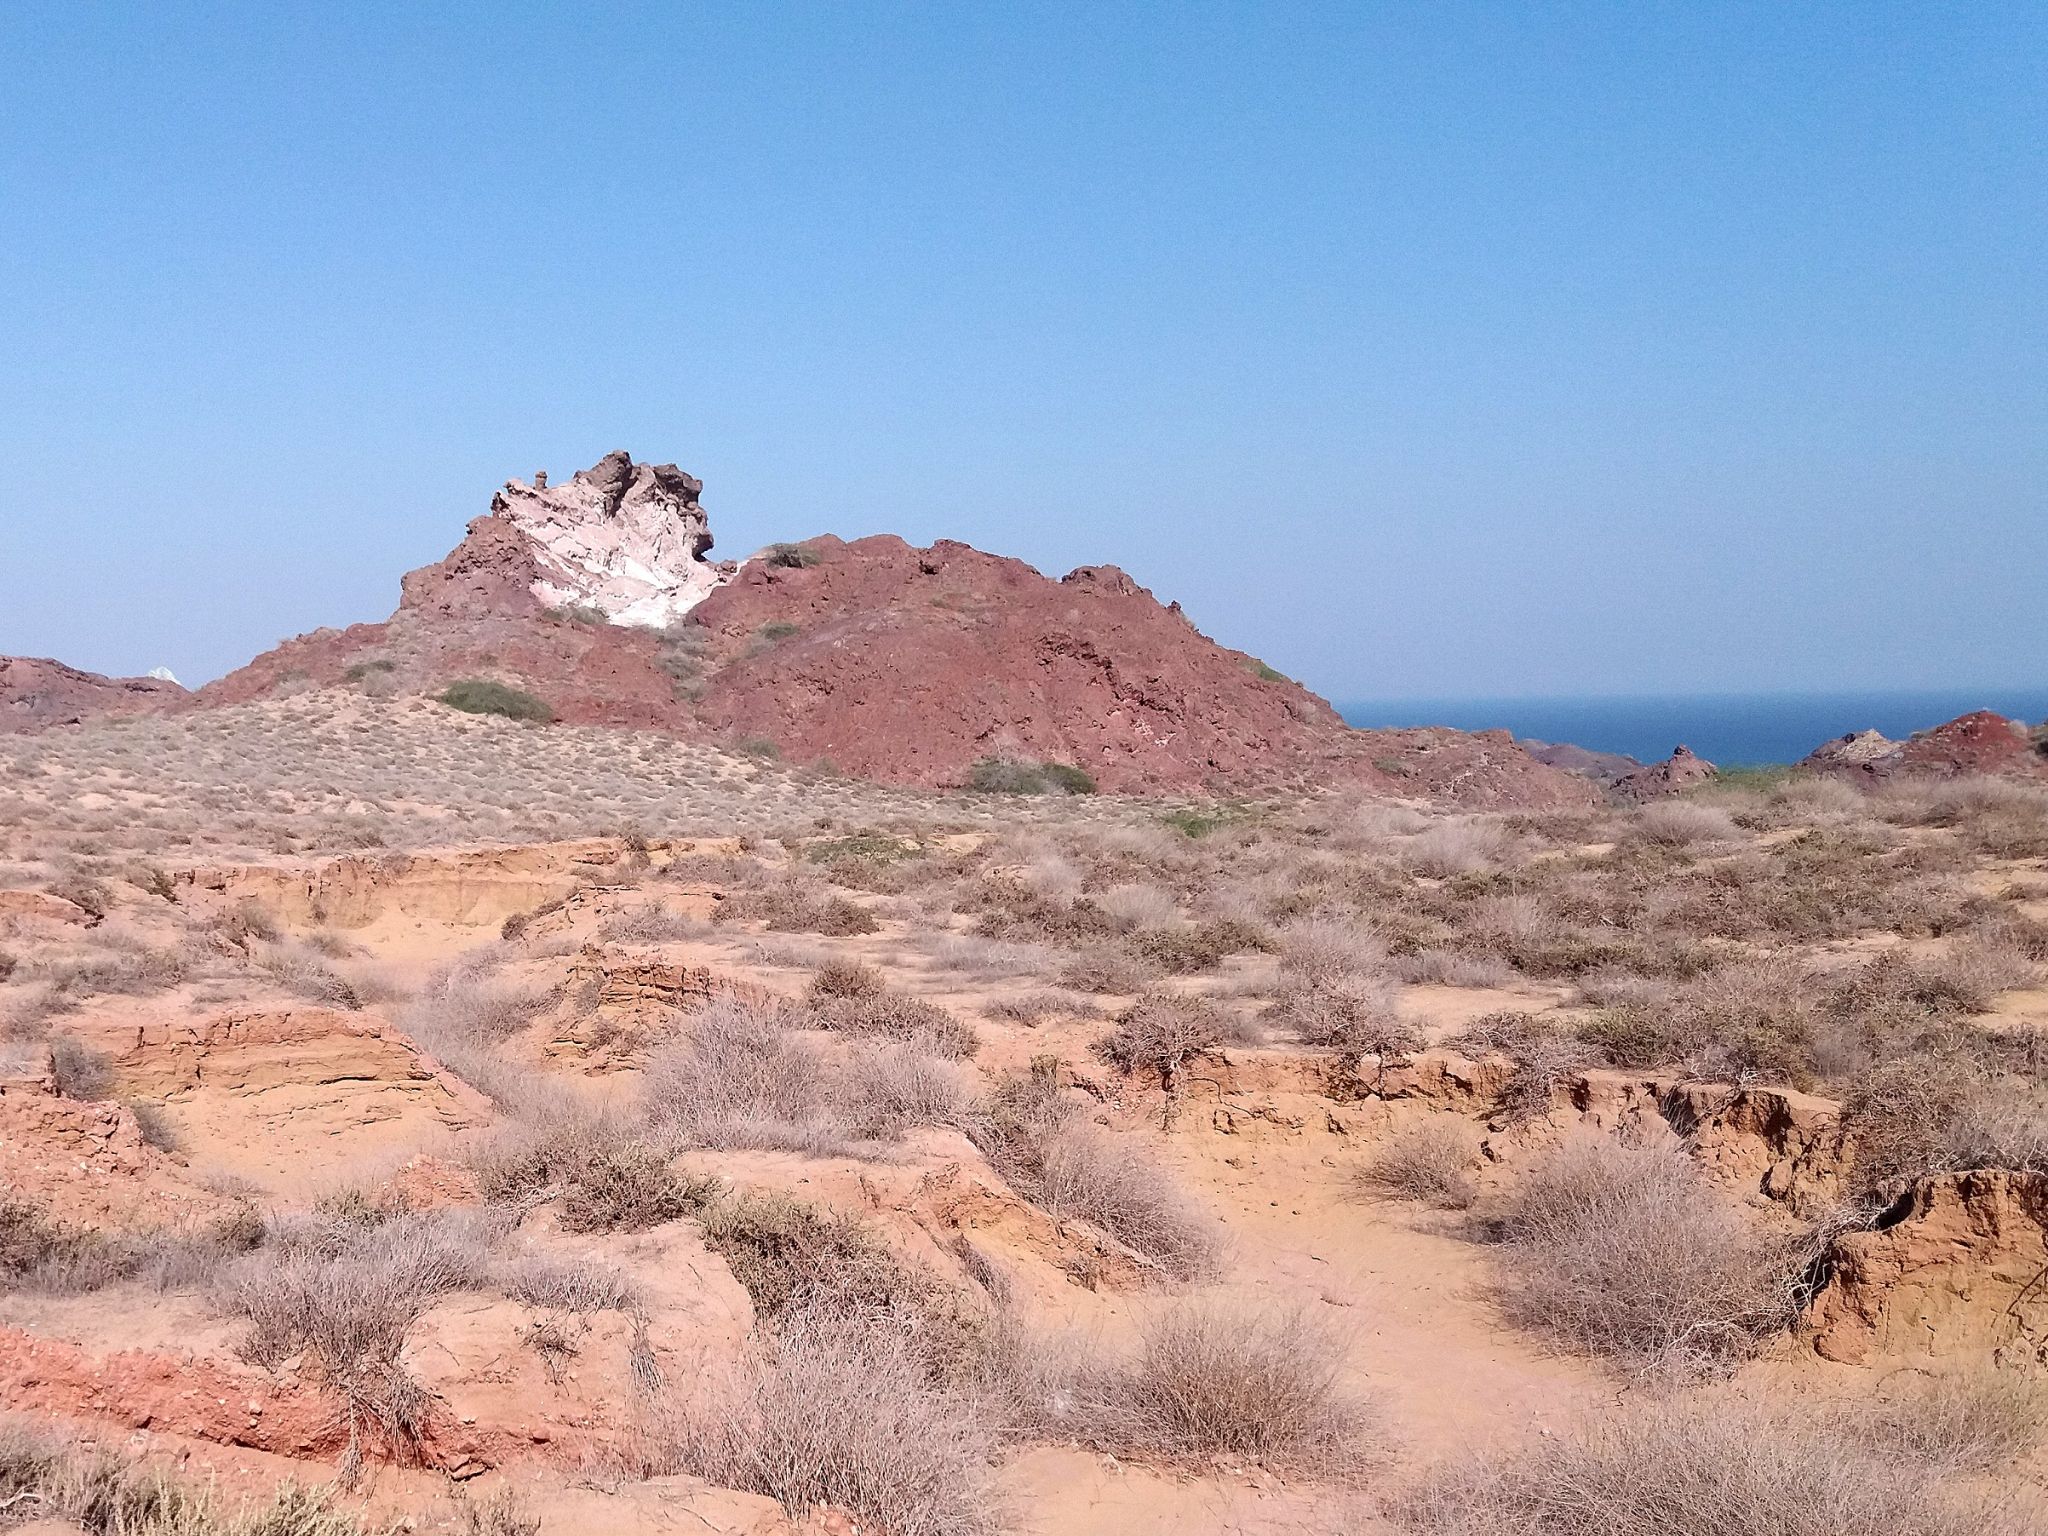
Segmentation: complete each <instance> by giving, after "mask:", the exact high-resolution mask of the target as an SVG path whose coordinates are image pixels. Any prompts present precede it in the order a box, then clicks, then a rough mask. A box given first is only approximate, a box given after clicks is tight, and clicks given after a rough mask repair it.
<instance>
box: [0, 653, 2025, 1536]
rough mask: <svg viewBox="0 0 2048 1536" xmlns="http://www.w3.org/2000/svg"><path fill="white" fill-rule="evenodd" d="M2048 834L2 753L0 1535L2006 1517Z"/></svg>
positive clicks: (360, 701) (512, 741)
mask: <svg viewBox="0 0 2048 1536" xmlns="http://www.w3.org/2000/svg"><path fill="white" fill-rule="evenodd" d="M2044 964H2048V791H2044V790H2043V789H2042V788H2040V787H2038V786H2026V785H2018V784H2013V783H2008V782H2004V781H2000V780H1995V779H1977V778H1954V779H1948V780H1943V781H1939V782H1935V781H1918V780H1910V779H1907V780H1900V781H1896V782H1893V783H1890V784H1888V785H1884V786H1882V787H1880V788H1877V789H1875V790H1869V791H1866V790H1861V789H1858V788H1853V787H1850V786H1849V785H1846V784H1844V783H1840V782H1835V781H1832V780H1828V779H1824V778H1816V777H1800V776H1793V775H1767V776H1734V777H1724V778H1721V779H1717V780H1714V781H1711V782H1708V783H1705V784H1703V785H1701V786H1699V787H1697V788H1695V789H1693V790H1690V791H1688V792H1687V793H1686V794H1684V795H1682V796H1678V797H1674V798H1670V799H1665V800H1660V801H1657V802H1654V803H1652V804H1649V805H1647V806H1642V807H1635V808H1591V809H1567V810H1547V811H1525V812H1493V813H1473V812H1451V811H1445V810H1441V809H1433V808H1431V807H1429V806H1426V805H1422V804H1418V803H1409V802H1403V801H1400V800H1395V799H1386V798H1367V797H1364V796H1362V795H1360V794H1357V793H1348V794H1336V793H1327V794H1296V795H1288V796H1275V797H1267V798H1257V797H1248V798H1244V799H1238V800H1231V801H1226V802H1218V801H1208V800H1202V799H1198V798H1173V799H1139V798H1124V797H1117V796H1109V795H1058V794H1035V795H1009V794H976V793H964V792H938V791H924V790H915V789H884V788H879V787H876V786H874V785H871V784H865V783H860V782H856V781H853V780H848V779H841V778H836V777H832V776H830V775H827V774H823V773H819V772H815V771H804V770H799V769H795V768H789V767H785V766H783V765H781V764H779V763H777V762H774V761H771V760H768V759H766V758H764V757H752V756H748V755H746V754H744V753H728V752H724V751H721V750H719V749H717V748H714V747H711V746H707V745H691V744H687V743H682V742H678V741H676V740H673V739H670V738H667V737H663V736H658V735H652V734H648V733H633V732H627V731H620V730H609V729H603V728H597V727H576V726H561V725H557V726H548V727H540V726H532V725H524V724H519V723H516V722H512V721H508V720H502V719H496V718H490V717H481V716H466V715H458V714H455V713H453V712H451V711H449V710H447V709H445V708H443V707H441V706H440V705H438V704H435V703H433V702H431V701H428V700H424V699H417V698H414V699H403V700H377V699H373V698H363V697H349V696H343V695H337V694H332V693H322V694H308V695H305V696H302V697H297V698H289V697H287V698H279V699H275V700H271V701H267V702H262V703H256V704H247V705H235V706H231V707H226V708H221V709H216V710H212V711H210V712H207V713H204V714H196V715H171V716H162V717H155V718H141V719H132V720H110V721H102V722H98V723H91V724H87V725H83V726H79V727H74V728H65V729H58V730H51V731H46V732H41V733H38V734H35V735H23V736H16V737H0V1413H4V1417H0V1527H5V1526H6V1525H7V1524H8V1523H9V1522H13V1523H15V1524H17V1525H19V1526H20V1527H21V1528H22V1529H25V1530H35V1531H38V1532H60V1531H86V1532H94V1533H102V1532H104V1533H137V1536H140V1533H162V1536H169V1533H186V1536H200V1533H227V1532H234V1533H242V1536H254V1533H258V1532H261V1533H269V1536H314V1533H322V1536H346V1533H354V1532H359V1531H360V1532H369V1531H383V1530H394V1529H396V1530H413V1531H463V1532H471V1533H491V1536H513V1533H531V1532H546V1533H557V1532H560V1533H568V1532H584V1531H607V1532H611V1531H617V1532H669V1531H675V1532H684V1531H689V1532H704V1531H711V1532H732V1533H754V1536H767V1533H772V1532H784V1531H816V1532H838V1533H845V1532H853V1531H861V1532H879V1533H886V1536H979V1533H994V1532H1015V1533H1019V1536H1097V1533H1100V1536H1112V1533H1117V1536H1122V1533H1160V1536H1164V1533H1167V1532H1174V1533H1182V1532H1233V1533H1248V1536H1283V1533H1284V1536H1294V1533H1304V1536H1305V1533H1339V1532H1343V1533H1354V1532H1355V1533H1388V1536H1394V1533H1403V1532H1407V1533H1423V1536H1480V1533H1501V1536H1505V1533H1510V1532H1535V1533H1559V1536H1562V1533H1572V1532H1585V1533H1592V1536H1608V1533H1612V1536H1633V1533H1647V1532H1653V1531H1654V1532H1657V1533H1659V1536H1708V1533H1710V1532H1711V1533H1728V1536H1822V1533H1859V1536H1879V1533H1928V1536H1933V1533H1962V1532H1969V1533H1972V1536H1998V1533H2005V1532H2015V1533H2017V1532H2023V1531H2029V1530H2040V1529H2044V1528H2048V1452H2044V1440H2048V1061H2044V1052H2043V1049H2042V1040H2043V1031H2044V1027H2048V989H2044V983H2048V969H2044Z"/></svg>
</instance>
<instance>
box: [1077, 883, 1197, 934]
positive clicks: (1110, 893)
mask: <svg viewBox="0 0 2048 1536" xmlns="http://www.w3.org/2000/svg"><path fill="white" fill-rule="evenodd" d="M1095 904H1096V905H1097V906H1098V907H1100V908H1101V909H1102V910H1103V911H1104V912H1105V913H1107V914H1108V916H1109V917H1110V919H1111V921H1113V922H1114V923H1116V925H1117V926H1118V927H1119V928H1122V929H1125V930H1126V931H1129V930H1133V929H1140V928H1165V927H1169V926H1171V925H1172V924H1174V923H1177V922H1179V921H1180V902H1179V900H1178V899H1176V898H1175V896H1174V894H1173V892H1171V891H1165V890H1161V889H1160V888H1159V887H1158V886H1156V885H1141V884H1126V885H1112V886H1111V887H1110V888H1109V889H1108V890H1106V891H1104V892H1103V893H1102V894H1101V895H1100V896H1097V897H1096V898H1095Z"/></svg>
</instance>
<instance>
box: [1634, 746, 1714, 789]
mask: <svg viewBox="0 0 2048 1536" xmlns="http://www.w3.org/2000/svg"><path fill="white" fill-rule="evenodd" d="M1716 772H1717V770H1716V769H1715V767H1714V765H1713V764H1712V763H1710V762H1708V761H1707V760H1706V759H1705V758H1704V757H1701V756H1700V755H1699V754H1698V753H1696V752H1694V751H1693V749H1692V748H1691V747H1688V746H1686V745H1685V744H1684V743H1683V742H1680V743H1679V744H1678V746H1676V747H1675V748H1673V749H1672V752H1671V755H1670V756H1669V757H1667V758H1665V759H1664V761H1663V762H1661V763H1651V764H1649V765H1648V766H1647V767H1643V768H1638V769H1636V770H1635V771H1634V772H1633V773H1625V774H1623V775H1622V776H1621V777H1620V778H1618V779H1616V780H1614V782H1613V785H1612V786H1611V787H1612V789H1613V791H1614V793H1615V794H1616V795H1617V796H1619V797H1620V798H1621V799H1623V800H1633V801H1636V802H1639V803H1640V802H1643V801H1649V800H1661V799H1663V798H1664V797H1665V796H1666V795H1677V794H1683V793H1684V792H1685V791H1686V790H1688V789H1691V788H1692V787H1693V786H1694V785H1696V784H1705V783H1708V782H1709V781H1711V780H1712V779H1713V777H1714V775H1715V773H1716Z"/></svg>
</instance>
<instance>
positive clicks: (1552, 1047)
mask: <svg viewBox="0 0 2048 1536" xmlns="http://www.w3.org/2000/svg"><path fill="white" fill-rule="evenodd" d="M1444 1044H1445V1045H1446V1046H1447V1047H1449V1048H1450V1049H1451V1050H1454V1051H1462V1052H1464V1053H1465V1054H1467V1055H1470V1056H1506V1057H1508V1058H1509V1059H1510V1060H1512V1061H1513V1062H1514V1064H1515V1071H1514V1075H1513V1076H1511V1077H1510V1078H1509V1079H1508V1083H1507V1087H1506V1088H1505V1089H1504V1090H1503V1091H1502V1093H1501V1101H1500V1110H1501V1113H1502V1114H1504V1115H1506V1116H1507V1118H1508V1119H1509V1120H1510V1121H1511V1122H1513V1121H1522V1120H1529V1119H1533V1118H1535V1117H1536V1116H1539V1115H1543V1114H1547V1113H1548V1112H1549V1110H1550V1103H1551V1098H1552V1093H1553V1090H1554V1089H1555V1088H1556V1086H1557V1085H1558V1084H1559V1083H1561V1082H1564V1081H1565V1080H1567V1079H1569V1078H1571V1077H1575V1076H1577V1075H1578V1074H1579V1073H1581V1072H1584V1071H1585V1070H1586V1069H1587V1068H1588V1067H1593V1066H1598V1065H1599V1064H1600V1062H1601V1061H1603V1060H1604V1059H1605V1058H1604V1057H1603V1055H1602V1054H1601V1052H1600V1050H1599V1049H1598V1048H1597V1047H1595V1046H1593V1045H1590V1044H1588V1043H1587V1042H1585V1041H1583V1040H1581V1039H1579V1038H1578V1036H1576V1035H1574V1034H1570V1033H1568V1032H1567V1031H1565V1030H1564V1029H1561V1028H1559V1027H1558V1026H1557V1025H1555V1024H1552V1023H1548V1022H1546V1021H1545V1020H1543V1019H1541V1018H1538V1017H1537V1016H1536V1015H1535V1014H1531V1013H1521V1012H1517V1011H1515V1010H1513V1009H1502V1010H1499V1011H1497V1012H1494V1013H1488V1014H1482V1015H1480V1017H1478V1018H1476V1019H1474V1020H1473V1021H1472V1022H1471V1023H1470V1024H1467V1025H1466V1026H1465V1027H1464V1028H1463V1029H1462V1030H1460V1031H1459V1032H1458V1033H1457V1034H1455V1035H1453V1036H1451V1037H1450V1038H1449V1039H1448V1040H1446V1041H1445V1042H1444Z"/></svg>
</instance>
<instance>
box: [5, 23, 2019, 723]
mask: <svg viewBox="0 0 2048 1536" xmlns="http://www.w3.org/2000/svg"><path fill="white" fill-rule="evenodd" d="M0 69H4V73H0V79H4V81H5V82H6V85H5V89H4V92H0V652H8V653H28V654H55V655H58V656H61V657H63V658H65V659H67V660H71V661H74V662H77V663H79V664H82V665H86V666H90V667H93V668H96V669H101V670H112V671H135V670H140V669H144V668H147V667H149V666H151V665H155V664H159V663H165V664H169V665H171V666H173V667H174V668H176V669H177V670H178V671H179V673H180V675H181V676H184V677H185V678H186V679H187V680H188V681H193V680H197V679H202V678H206V677H209V676H213V675H216V674H218V673H219V672H221V671H224V670H226V669H227V668H229V667H231V666H233V665H235V664H237V663H239V662H240V661H242V660H244V659H246V658H247V657H248V656H250V655H252V654H254V653H255V652H257V651H258V650H261V649H263V648H265V647H266V646H268V645H270V644H271V643H273V642H274V641H276V640H277V639H279V638H280V637H282V636H284V635H286V634H290V633H294V632H296V631H299V630H303V629H308V628H311V627H313V626H314V625H317V624H323V623H332V624H340V623H346V622H350V621H353V620H358V619H365V618H378V617H382V616H383V615H384V614H386V613H387V612H389V610H390V608H391V607H392V605H393V603H394V602H395V601H396V597H397V586H398V577H399V575H400V573H401V572H403V571H404V570H406V569H408V568H410V567H412V566H416V565H419V564H422V563H424V562H426V561H429V560H432V559H435V558H438V557H439V556H440V555H441V554H442V553H444V552H445V551H446V550H447V549H448V548H449V547H450V546H451V545H452V544H453V543H454V542H455V540H456V539H457V537H459V535H460V532H461V527H462V524H463V522H464V521H465V520H467V519H468V518H470V517H472V516H475V515H477V514H479V513H481V512H483V511H484V510H485V507H486V503H487V502H488V499H489V495H490V492H491V490H492V489H493V488H494V487H495V486H496V485H497V484H498V483H499V482H500V481H502V480H503V479H505V478H506V477H507V476H511V475H518V476H521V477H525V476H527V475H529V474H531V472H532V471H533V470H534V469H536V468H539V467H543V466H544V467H546V468H547V469H549V470H550V471H551V472H552V473H554V474H555V475H556V476H558V477H559V476H562V475H565V474H567V473H568V472H569V471H571V470H573V469H575V468H577V467H578V466H580V465H583V464H587V463H589V462H591V461H593V460H594V459H596V458H597V457H598V456H599V455H600V454H602V453H603V452H605V451H606V450H608V449H611V448H614V447H626V448H629V449H631V450H632V451H633V452H634V453H635V454H636V455H638V456H640V457H643V458H659V459H673V460H675V461H677V462H679V463H680V464H682V465H683V466H684V467H685V468H686V469H688V470H690V471H691V472H693V473H695V474H697V475H699V476H701V477H702V478H703V479H704V481H705V485H706V489H705V493H704V501H705V505H706V506H707V507H708V508H709V509H710V511H711V514H712V522H713V528H714V531H715V532H716V533H717V534H718V536H719V543H720V549H721V551H722V552H724V553H726V554H739V553H744V552H746V551H748V550H750V549H752V548H755V547H758V546H759V545H760V544H762V543H764V542H766V541H768V540H770V539H774V538H791V537H801V536H803V535H806V534H810V533H813V532H819V531H832V532H837V533H841V534H846V535H854V534H859V533H866V532H877V531H893V532H898V533H901V534H903V535H905V536H906V537H908V538H911V539H913V540H915V541H917V542H928V541H929V540H931V539H933V538H938V537H955V538H961V539H965V540H967V541H969V542H971V543H975V544H979V545H982V546H984V547H987V548H991V549H996V550H999V551H1002V552H1005V553H1010V554H1016V555H1021V556H1023V557H1024V558H1026V559H1029V560H1031V561H1032V562H1033V563H1035V564H1037V565H1039V566H1040V567H1041V568H1043V569H1046V570H1048V571H1051V572H1054V573H1059V572H1062V571H1064V570H1066V569H1068V568H1069V567H1071V566H1073V565H1077V564H1083V563H1093V562H1114V563H1117V564H1121V565H1123V566H1125V567H1126V568H1127V569H1129V570H1130V571H1131V572H1132V573H1133V574H1134V575H1136V576H1137V577H1138V578H1139V579H1140V580H1142V581H1144V582H1146V583H1147V584H1148V585H1150V586H1151V587H1152V588H1153V589H1154V590H1155V591H1156V592H1157V593H1158V594H1159V595H1160V596H1161V598H1162V599H1164V598H1179V599H1180V600H1181V601H1182V602H1183V604H1184V605H1185V606H1186V607H1187V609H1188V610H1189V612H1190V613H1191V614H1192V615H1193V616H1194V617H1195V619H1196V620H1197V622H1198V623H1200V624H1201V625H1202V626H1203V627H1204V628H1205V629H1207V630H1208V631H1209V632H1210V633H1212V634H1214V635H1216V636H1217V637H1218V638H1220V639H1223V640H1226V641H1228V642H1229V643H1231V644H1234V645H1239V646H1243V647H1245V648H1247V649H1249V650H1253V651H1256V652H1258V653H1260V654H1262V655H1264V656H1266V657H1267V658H1268V659H1269V660H1271V661H1272V662H1273V663H1274V664H1275V665H1277V666H1280V667H1282V668H1283V669H1285V670H1286V671H1289V672H1291V673H1294V674H1296V675H1298V676H1301V677H1302V678H1304V679H1305V680H1306V681H1308V682H1309V683H1310V684H1311V685H1313V686H1315V687H1317V688H1318V689H1319V690H1320V691H1322V692H1324V693H1326V694H1329V695H1331V696H1334V697H1338V698H1356V697H1394V696H1404V695H1414V696H1435V697H1442V696H1445V695H1459V694H1469V695H1483V696H1489V697H1499V696H1504V695H1517V694H1569V693H1642V692H1660V691H1687V692H1690V691H1695V690H1699V691H1712V690H1747V689H1786V688H1885V687H1901V688H1919V687H1942V686H1947V685H1953V684H1978V683H1983V684H1993V683H2032V682H2039V681H2041V680H2042V678H2043V676H2044V674H2048V624H2044V623H2043V622H2042V619H2043V598H2042V589H2041V579H2042V575H2043V573H2044V572H2048V432H2044V428H2048V362H2044V359H2048V334H2044V333H2048V325H2044V318H2048V86H2044V83H2043V82H2044V80H2048V8H2043V7H2041V6H2039V5H2038V4H2033V5H2016V4H2015V5H2005V4H1997V3H1987V4H1973V5H1970V6H1953V5H1947V4H1943V5H1924V6H1915V5H1897V4H1883V3H1862V4H1855V5H1826V4H1802V5H1796V6H1795V5H1785V4H1777V3H1773V4H1755V5H1742V4H1710V3H1701V4H1692V5H1677V4H1646V3H1641V0H1635V3H1618V4H1612V5H1596V4H1578V5H1573V4H1551V5H1537V6H1525V5H1505V4H1503V5H1457V4H1415V5H1378V6H1375V5H1362V4H1351V5H1327V6H1324V5H1312V4H1287V5H1281V4H1273V5H1252V4H1234V5H1215V4H1199V3H1197V4H1176V5H1157V6H1149V5H1104V6H1075V5H1066V4H1062V5H1051V4H1048V5H1028V4H1004V3H990V4H987V5H947V4H931V5H893V4H864V3H845V4H826V3H822V0H820V3H816V4H801V5H775V4H769V3H755V4H745V5H738V4H735V5H724V4H667V5H652V6H647V7H644V8H642V7H631V6H616V5H614V6H602V5H593V6H588V7H585V6H567V5H563V6H539V5H519V4H494V5H489V6H481V5H480V6H475V7H462V6H455V5H435V4H404V5H376V4H358V5H349V6H331V7H319V8H316V7H310V6H258V5H232V4H216V5H196V4H177V3H169V0H166V3H158V4H152V5H140V4H135V5H115V4H89V3H79V4H75V5H74V4H62V5H55V4H53V5H42V6H29V5H24V6H12V7H7V8H5V9H4V10H0Z"/></svg>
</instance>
